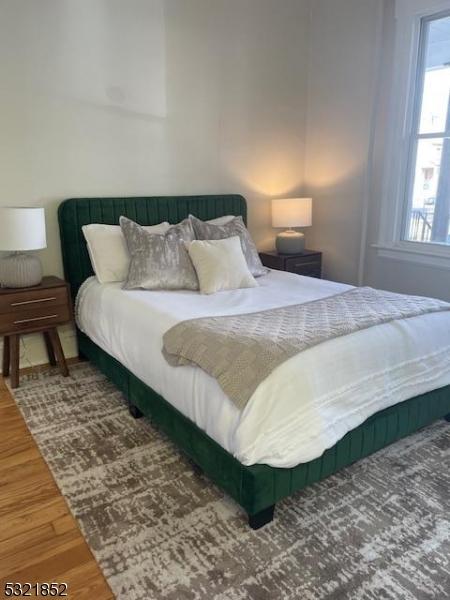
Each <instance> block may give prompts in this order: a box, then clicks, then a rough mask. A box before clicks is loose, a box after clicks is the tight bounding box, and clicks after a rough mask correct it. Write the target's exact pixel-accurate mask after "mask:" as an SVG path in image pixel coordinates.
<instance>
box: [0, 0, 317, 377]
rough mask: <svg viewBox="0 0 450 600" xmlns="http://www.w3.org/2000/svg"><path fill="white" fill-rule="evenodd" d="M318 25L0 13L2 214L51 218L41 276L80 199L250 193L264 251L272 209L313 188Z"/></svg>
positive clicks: (70, 1) (144, 4)
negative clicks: (278, 199)
mask: <svg viewBox="0 0 450 600" xmlns="http://www.w3.org/2000/svg"><path fill="white" fill-rule="evenodd" d="M307 25H308V2H307V0H283V1H282V2H277V1H274V0H214V1H211V0H189V1H186V0H165V1H164V0H127V1H126V2H124V1H123V0H39V2H37V1H36V0H0V53H1V61H0V82H1V89H2V93H1V95H0V131H1V136H2V137H1V144H0V165H1V180H2V193H1V197H0V203H1V204H2V205H12V206H14V205H17V206H20V205H35V206H45V208H46V218H47V229H48V248H47V249H46V250H45V251H42V252H41V253H40V256H41V258H42V260H43V264H44V269H45V272H46V273H48V274H50V273H54V274H62V265H61V258H60V249H59V237H58V229H57V224H56V208H57V206H58V204H59V203H60V202H61V200H63V199H64V198H67V197H74V196H88V195H89V196H96V195H98V196H107V195H121V194H123V195H139V194H146V195H153V194H189V193H219V192H223V193H227V192H235V193H242V194H243V195H245V196H246V197H247V199H248V202H249V223H250V229H251V231H252V233H253V235H254V237H255V239H256V241H257V243H258V244H259V246H260V247H269V246H270V245H271V244H272V243H273V232H272V230H271V229H270V227H269V201H268V199H269V198H270V197H271V196H277V195H284V194H293V195H295V194H297V193H300V191H301V188H302V184H303V166H304V126H305V118H306V69H307V62H306V61H307ZM63 344H64V347H65V350H66V353H67V355H68V356H72V355H74V354H75V352H76V349H75V344H74V339H73V332H72V330H71V329H70V328H65V329H64V331H63ZM22 358H23V360H22V364H23V365H24V366H26V365H27V364H29V362H32V363H36V362H42V361H45V354H44V352H43V346H42V344H41V341H40V339H39V336H31V337H27V338H26V339H25V347H24V349H23V357H22Z"/></svg>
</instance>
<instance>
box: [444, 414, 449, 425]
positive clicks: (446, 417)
mask: <svg viewBox="0 0 450 600" xmlns="http://www.w3.org/2000/svg"><path fill="white" fill-rule="evenodd" d="M444 419H445V420H446V421H448V422H449V423H450V413H448V415H445V417H444Z"/></svg>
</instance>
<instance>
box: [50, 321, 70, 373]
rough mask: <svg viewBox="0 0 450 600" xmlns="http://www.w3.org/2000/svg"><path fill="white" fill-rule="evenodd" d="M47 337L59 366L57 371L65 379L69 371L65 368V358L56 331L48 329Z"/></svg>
mask: <svg viewBox="0 0 450 600" xmlns="http://www.w3.org/2000/svg"><path fill="white" fill-rule="evenodd" d="M48 335H49V337H50V341H51V343H52V347H53V352H54V353H55V356H56V359H57V361H58V364H59V370H60V371H61V375H63V376H64V377H67V376H68V374H69V369H68V368H67V363H66V358H65V356H64V352H63V349H62V346H61V342H60V341H59V335H58V331H57V330H56V329H55V328H52V329H49V330H48Z"/></svg>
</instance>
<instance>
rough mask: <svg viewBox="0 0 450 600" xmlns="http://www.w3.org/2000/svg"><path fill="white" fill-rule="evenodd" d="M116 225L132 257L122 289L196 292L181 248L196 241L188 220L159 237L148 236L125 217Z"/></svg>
mask: <svg viewBox="0 0 450 600" xmlns="http://www.w3.org/2000/svg"><path fill="white" fill-rule="evenodd" d="M119 222H120V227H121V228H122V232H123V235H124V236H125V240H126V242H127V246H128V251H129V253H130V257H131V261H130V268H129V270H128V277H127V279H126V281H125V284H124V286H123V288H124V289H125V290H134V289H138V288H142V289H145V290H198V279H197V275H196V273H195V269H194V266H193V264H192V261H191V259H190V257H189V253H188V251H187V250H186V247H185V245H184V242H192V241H193V240H194V239H195V233H194V230H193V228H192V224H191V222H190V221H189V219H185V220H184V221H181V223H178V225H173V226H172V227H171V228H170V229H169V230H168V231H167V232H166V233H165V234H162V235H160V234H154V233H153V234H152V233H148V232H147V231H145V229H144V228H143V227H141V225H138V224H137V223H135V222H134V221H131V220H130V219H127V218H126V217H120V221H119Z"/></svg>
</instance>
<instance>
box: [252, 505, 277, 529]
mask: <svg viewBox="0 0 450 600" xmlns="http://www.w3.org/2000/svg"><path fill="white" fill-rule="evenodd" d="M274 511H275V504H272V506H268V507H267V508H265V509H264V510H260V511H259V512H258V513H256V515H248V524H249V525H250V527H251V528H252V529H259V528H260V527H264V525H267V523H270V522H271V521H272V520H273V513H274Z"/></svg>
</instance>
